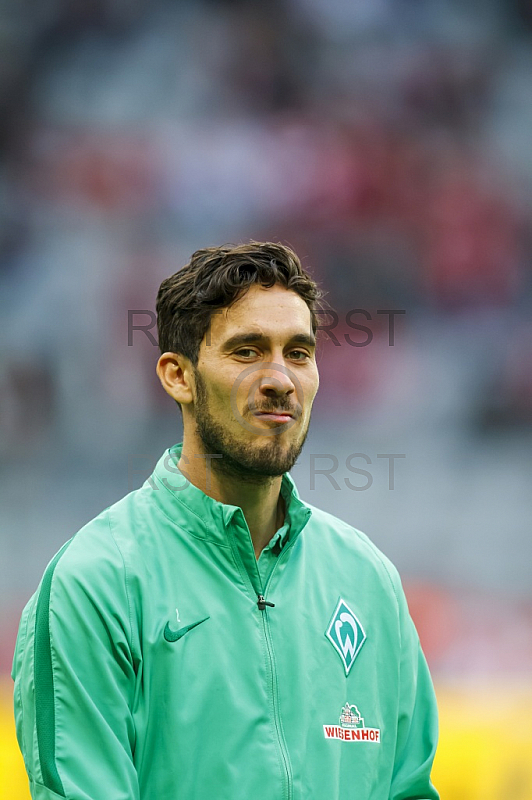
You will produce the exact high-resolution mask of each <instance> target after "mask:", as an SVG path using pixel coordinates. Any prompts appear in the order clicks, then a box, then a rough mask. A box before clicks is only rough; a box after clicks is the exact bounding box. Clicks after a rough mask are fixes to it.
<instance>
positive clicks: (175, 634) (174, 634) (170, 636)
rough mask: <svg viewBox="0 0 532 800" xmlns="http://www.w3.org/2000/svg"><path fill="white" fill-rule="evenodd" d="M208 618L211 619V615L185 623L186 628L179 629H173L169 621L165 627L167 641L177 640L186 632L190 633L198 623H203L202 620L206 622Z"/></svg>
mask: <svg viewBox="0 0 532 800" xmlns="http://www.w3.org/2000/svg"><path fill="white" fill-rule="evenodd" d="M208 619H210V617H203V619H199V620H198V621H197V622H191V623H190V625H185V627H184V628H179V630H177V631H173V630H172V629H171V627H170V625H169V624H168V622H167V623H166V626H165V629H164V638H165V639H166V641H167V642H177V640H178V639H181V637H182V636H184V635H185V633H188V632H189V631H191V630H192V628H196V627H197V626H198V625H201V623H202V622H206V621H207V620H208Z"/></svg>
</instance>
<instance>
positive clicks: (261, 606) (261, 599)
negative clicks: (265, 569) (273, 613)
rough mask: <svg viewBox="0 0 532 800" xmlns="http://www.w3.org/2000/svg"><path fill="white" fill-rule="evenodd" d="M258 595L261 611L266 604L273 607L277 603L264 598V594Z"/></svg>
mask: <svg viewBox="0 0 532 800" xmlns="http://www.w3.org/2000/svg"><path fill="white" fill-rule="evenodd" d="M258 597H259V599H258V600H257V605H258V607H259V609H260V611H264V610H265V608H266V606H271V608H274V607H275V603H269V602H268V600H265V599H264V595H262V594H259V596H258Z"/></svg>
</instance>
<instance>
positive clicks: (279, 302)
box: [193, 284, 319, 482]
mask: <svg viewBox="0 0 532 800" xmlns="http://www.w3.org/2000/svg"><path fill="white" fill-rule="evenodd" d="M194 375H195V386H196V391H195V399H194V404H193V414H194V421H195V424H196V434H197V436H199V438H200V440H201V442H202V445H203V447H204V450H205V453H212V454H214V453H216V454H221V455H222V458H221V459H213V460H212V462H211V463H212V467H213V469H214V470H216V471H217V472H220V473H223V474H227V475H233V476H236V477H239V478H241V479H242V480H244V481H246V482H261V481H262V480H264V478H265V477H266V476H277V475H282V474H283V473H284V472H286V471H288V470H290V469H291V468H292V467H293V465H294V464H295V462H296V460H297V458H298V456H299V454H300V452H301V449H302V447H303V444H304V442H305V439H306V436H307V432H308V427H309V423H310V413H311V409H312V404H313V402H314V397H315V395H316V392H317V390H318V385H319V378H318V369H317V366H316V360H315V345H314V336H313V334H312V326H311V316H310V311H309V308H308V306H307V305H306V303H305V301H304V300H303V299H302V298H301V297H299V295H298V294H296V293H295V292H293V291H289V290H287V289H285V288H284V287H283V286H279V285H275V286H273V287H272V288H270V289H265V288H264V287H262V286H260V285H256V284H254V285H252V286H251V287H250V289H249V291H248V292H246V294H245V295H243V297H241V298H240V299H239V300H238V301H237V302H236V303H235V304H234V305H232V306H231V307H230V308H224V309H221V310H220V311H219V312H217V313H215V314H214V315H213V317H212V322H211V327H210V330H209V331H208V332H207V334H206V336H205V337H204V339H203V341H202V343H201V348H200V354H199V360H198V365H197V368H196V369H195V371H194ZM268 412H269V413H268ZM274 412H277V414H275V413H274ZM283 412H284V413H283Z"/></svg>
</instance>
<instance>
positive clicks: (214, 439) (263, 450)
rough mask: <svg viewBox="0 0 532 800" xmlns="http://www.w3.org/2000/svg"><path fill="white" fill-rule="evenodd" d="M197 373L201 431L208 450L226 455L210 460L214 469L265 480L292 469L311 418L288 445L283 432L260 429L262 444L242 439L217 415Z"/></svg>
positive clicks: (251, 480)
mask: <svg viewBox="0 0 532 800" xmlns="http://www.w3.org/2000/svg"><path fill="white" fill-rule="evenodd" d="M194 373H195V379H196V401H195V421H196V431H197V434H198V436H199V438H200V440H201V442H202V444H203V447H204V448H205V453H206V454H211V455H221V456H222V458H212V459H211V460H210V463H211V465H212V469H213V471H214V472H216V473H218V474H219V475H225V476H227V477H231V478H238V479H239V480H240V481H242V482H243V483H254V484H262V483H267V482H269V481H270V480H271V479H272V478H274V477H278V476H279V475H283V474H284V473H285V472H288V471H289V470H291V469H292V467H293V466H294V464H295V463H296V461H297V459H298V458H299V455H300V454H301V451H302V449H303V445H304V444H305V441H306V438H307V435H308V430H309V425H310V419H309V421H308V422H307V427H306V429H305V431H304V434H303V436H302V437H301V438H300V439H299V440H297V441H295V442H291V443H290V444H288V445H287V444H284V443H283V442H282V438H283V437H282V434H279V435H275V434H274V435H269V436H268V435H264V436H261V435H260V434H259V433H257V437H256V439H257V440H259V439H260V440H261V443H260V444H259V443H258V441H256V442H255V443H250V442H241V441H239V440H238V439H237V437H235V436H233V435H232V434H231V433H230V432H229V431H228V430H227V428H225V427H224V426H223V425H222V424H221V423H220V422H217V421H216V420H215V419H213V417H212V415H211V413H210V409H209V401H208V396H207V387H206V385H205V382H204V380H203V378H202V376H201V374H200V373H199V372H198V371H197V370H195V371H194ZM229 413H232V412H229Z"/></svg>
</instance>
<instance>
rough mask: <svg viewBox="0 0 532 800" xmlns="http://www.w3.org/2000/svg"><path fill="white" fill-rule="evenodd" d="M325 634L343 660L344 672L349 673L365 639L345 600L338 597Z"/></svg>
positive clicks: (362, 629) (362, 630)
mask: <svg viewBox="0 0 532 800" xmlns="http://www.w3.org/2000/svg"><path fill="white" fill-rule="evenodd" d="M325 636H326V637H327V639H328V640H329V641H330V642H331V644H332V646H333V647H334V649H335V650H336V651H337V652H338V654H339V656H340V658H341V659H342V661H343V664H344V668H345V674H346V675H349V672H350V670H351V667H352V666H353V664H354V663H355V658H356V657H357V655H358V654H359V652H360V648H361V647H362V645H363V644H364V642H365V641H366V634H365V632H364V628H363V627H362V625H361V624H360V622H359V620H358V619H357V617H356V616H355V614H354V613H353V612H352V611H351V609H350V608H349V606H348V605H347V603H346V602H345V600H343V599H342V598H340V600H339V601H338V605H337V606H336V611H335V612H334V614H333V615H332V619H331V621H330V622H329V627H328V628H327V630H326V631H325Z"/></svg>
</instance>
